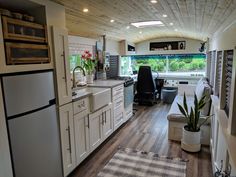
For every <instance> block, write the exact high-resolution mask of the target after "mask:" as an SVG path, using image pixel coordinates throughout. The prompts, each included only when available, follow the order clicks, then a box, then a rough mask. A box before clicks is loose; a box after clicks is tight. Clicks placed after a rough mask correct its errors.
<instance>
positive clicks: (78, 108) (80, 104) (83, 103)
mask: <svg viewBox="0 0 236 177" xmlns="http://www.w3.org/2000/svg"><path fill="white" fill-rule="evenodd" d="M73 109H74V114H78V113H80V112H82V111H83V112H87V113H89V111H90V110H89V99H88V98H84V99H81V100H78V101H76V102H74V103H73Z"/></svg>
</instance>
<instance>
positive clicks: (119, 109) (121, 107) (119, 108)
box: [114, 104, 124, 117]
mask: <svg viewBox="0 0 236 177" xmlns="http://www.w3.org/2000/svg"><path fill="white" fill-rule="evenodd" d="M123 112H124V105H123V104H121V105H119V106H117V107H116V108H114V117H117V116H118V115H119V114H120V113H123Z"/></svg>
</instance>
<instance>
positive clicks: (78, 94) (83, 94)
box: [72, 87, 92, 101]
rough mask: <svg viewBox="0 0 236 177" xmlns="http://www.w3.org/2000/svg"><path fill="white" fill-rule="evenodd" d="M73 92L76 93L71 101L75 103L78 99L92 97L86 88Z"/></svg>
mask: <svg viewBox="0 0 236 177" xmlns="http://www.w3.org/2000/svg"><path fill="white" fill-rule="evenodd" d="M75 92H76V95H75V96H72V101H77V100H79V99H82V98H85V97H88V96H90V95H92V92H91V91H90V90H89V89H87V88H86V87H85V88H82V89H77V90H75Z"/></svg>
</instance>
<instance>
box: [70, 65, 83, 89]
mask: <svg viewBox="0 0 236 177" xmlns="http://www.w3.org/2000/svg"><path fill="white" fill-rule="evenodd" d="M78 68H79V69H81V70H82V72H83V75H84V76H85V70H84V68H82V67H81V66H76V67H75V68H74V69H73V86H72V88H75V87H76V83H75V70H76V69H78Z"/></svg>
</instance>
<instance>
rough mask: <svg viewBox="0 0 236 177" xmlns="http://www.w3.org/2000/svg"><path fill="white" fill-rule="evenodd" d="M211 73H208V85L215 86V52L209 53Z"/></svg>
mask: <svg viewBox="0 0 236 177" xmlns="http://www.w3.org/2000/svg"><path fill="white" fill-rule="evenodd" d="M210 62H211V72H210V84H211V85H212V86H213V85H214V84H215V66H216V51H215V50H214V51H211V54H210Z"/></svg>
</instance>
